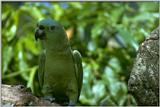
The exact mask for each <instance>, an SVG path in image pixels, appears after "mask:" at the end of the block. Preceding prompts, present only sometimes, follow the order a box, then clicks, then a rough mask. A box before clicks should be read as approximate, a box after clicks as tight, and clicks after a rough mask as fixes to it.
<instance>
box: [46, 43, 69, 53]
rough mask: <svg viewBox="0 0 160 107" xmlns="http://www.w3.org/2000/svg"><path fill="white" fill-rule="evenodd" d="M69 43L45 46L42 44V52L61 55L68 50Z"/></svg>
mask: <svg viewBox="0 0 160 107" xmlns="http://www.w3.org/2000/svg"><path fill="white" fill-rule="evenodd" d="M70 48H71V47H70V44H69V42H63V43H51V44H45V42H43V50H45V51H47V52H51V53H63V52H66V51H68V50H69V49H70Z"/></svg>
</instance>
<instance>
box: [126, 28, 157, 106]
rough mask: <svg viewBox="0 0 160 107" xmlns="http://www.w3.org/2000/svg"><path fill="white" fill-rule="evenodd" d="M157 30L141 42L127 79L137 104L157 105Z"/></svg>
mask: <svg viewBox="0 0 160 107" xmlns="http://www.w3.org/2000/svg"><path fill="white" fill-rule="evenodd" d="M159 31H160V27H158V28H157V29H155V30H154V31H153V32H152V33H151V34H150V36H149V37H148V38H147V39H146V40H145V41H144V42H143V43H142V44H141V46H140V48H139V50H138V54H137V58H136V59H135V62H134V66H133V69H132V72H131V75H130V79H129V81H128V90H129V92H130V93H131V94H132V95H133V96H134V97H135V99H136V100H137V103H138V105H154V106H155V105H159Z"/></svg>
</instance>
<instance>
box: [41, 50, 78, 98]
mask: <svg viewBox="0 0 160 107" xmlns="http://www.w3.org/2000/svg"><path fill="white" fill-rule="evenodd" d="M72 81H76V78H75V66H74V62H73V58H72V54H71V52H69V51H68V52H64V53H63V52H61V53H52V52H51V53H49V52H48V53H47V55H46V61H45V72H44V85H43V94H45V95H47V94H48V95H50V94H53V95H54V96H63V95H66V90H68V88H69V85H70V83H71V82H72ZM73 84H75V83H73Z"/></svg>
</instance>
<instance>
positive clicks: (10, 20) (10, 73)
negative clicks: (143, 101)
mask: <svg viewBox="0 0 160 107" xmlns="http://www.w3.org/2000/svg"><path fill="white" fill-rule="evenodd" d="M158 3H159V2H2V32H1V33H2V72H1V73H2V83H3V84H24V85H26V86H27V87H32V83H33V79H34V75H35V72H36V70H37V65H38V55H39V51H40V48H41V47H40V45H39V43H38V42H36V41H35V40H34V32H35V28H36V23H37V22H38V21H39V20H41V19H43V18H47V17H51V18H53V19H55V20H57V21H59V22H60V23H61V24H62V25H63V26H64V28H65V29H66V32H67V34H68V38H69V40H70V44H71V46H72V48H73V49H78V50H79V51H80V53H81V54H82V57H83V59H82V60H83V70H84V78H83V88H82V92H81V96H80V103H79V105H136V101H135V99H134V97H133V96H132V95H131V94H129V92H128V90H127V81H128V79H129V75H130V72H131V70H132V66H133V62H134V58H135V57H136V52H137V50H138V47H139V45H140V43H141V42H142V41H144V39H145V37H147V36H148V35H149V33H150V32H151V31H152V30H153V29H155V28H156V27H157V26H158V25H159V17H160V14H159V11H158V9H159V7H158V5H159V4H158Z"/></svg>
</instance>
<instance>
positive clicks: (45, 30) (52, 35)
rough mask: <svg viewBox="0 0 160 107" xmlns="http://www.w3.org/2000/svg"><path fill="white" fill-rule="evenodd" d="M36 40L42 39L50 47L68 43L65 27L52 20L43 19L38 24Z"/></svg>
mask: <svg viewBox="0 0 160 107" xmlns="http://www.w3.org/2000/svg"><path fill="white" fill-rule="evenodd" d="M35 39H36V40H38V39H40V40H42V41H44V42H45V44H48V45H50V44H51V45H53V44H57V43H62V42H66V41H68V40H67V35H66V32H65V30H64V28H63V26H62V25H61V24H60V23H58V22H57V21H55V20H52V19H51V18H48V19H43V20H41V21H39V22H38V23H37V28H36V32H35Z"/></svg>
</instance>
